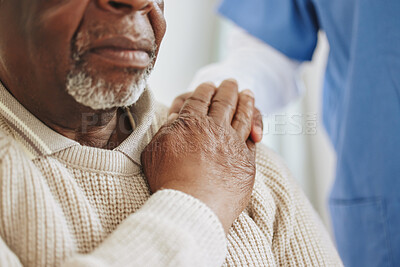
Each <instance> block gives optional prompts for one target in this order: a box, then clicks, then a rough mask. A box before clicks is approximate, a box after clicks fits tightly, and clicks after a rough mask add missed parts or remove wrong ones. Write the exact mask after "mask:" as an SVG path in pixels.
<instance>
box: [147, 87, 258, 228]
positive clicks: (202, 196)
mask: <svg viewBox="0 0 400 267" xmlns="http://www.w3.org/2000/svg"><path fill="white" fill-rule="evenodd" d="M253 116H254V96H253V95H252V93H251V92H250V91H249V90H246V91H244V92H242V93H240V94H239V93H238V87H237V84H236V82H234V81H231V80H230V81H225V82H223V83H222V84H221V86H220V87H219V88H218V89H216V88H215V86H213V85H211V84H207V83H206V84H202V85H200V86H199V87H198V88H197V89H196V90H195V92H194V93H193V94H192V95H191V96H190V97H189V98H188V99H187V100H186V101H185V103H184V105H183V107H182V109H181V111H180V113H179V115H178V116H177V118H176V119H174V120H172V121H170V122H169V123H167V124H166V125H164V126H163V127H161V129H160V130H159V132H158V133H157V134H156V135H155V136H154V138H153V140H152V141H151V142H150V144H149V145H148V146H147V147H146V148H145V150H144V151H143V153H142V158H141V159H142V165H143V169H144V173H145V175H146V177H147V179H148V182H149V185H150V188H151V190H152V192H153V193H154V192H156V191H158V190H161V189H174V190H179V191H182V192H184V193H187V194H189V195H192V196H193V197H195V198H197V199H199V200H201V201H202V202H204V203H205V204H206V205H208V206H209V207H210V208H211V209H212V210H213V211H214V212H215V213H216V214H217V216H218V217H219V219H220V221H221V223H222V225H223V227H224V229H225V232H228V231H229V228H230V227H231V225H232V223H233V222H234V220H235V219H236V218H237V217H238V216H239V215H240V213H241V212H242V211H243V210H244V209H245V208H246V206H247V205H248V203H249V201H250V197H251V193H252V189H253V185H254V177H255V144H254V142H253V141H252V140H251V139H250V138H249V136H250V133H251V130H252V125H253V122H252V118H253Z"/></svg>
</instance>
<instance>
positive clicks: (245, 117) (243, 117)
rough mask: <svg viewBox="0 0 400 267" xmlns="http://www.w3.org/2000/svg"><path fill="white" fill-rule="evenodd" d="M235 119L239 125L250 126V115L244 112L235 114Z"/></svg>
mask: <svg viewBox="0 0 400 267" xmlns="http://www.w3.org/2000/svg"><path fill="white" fill-rule="evenodd" d="M235 119H236V121H238V122H239V123H240V124H251V115H249V114H247V113H245V112H240V113H238V114H236V117H235Z"/></svg>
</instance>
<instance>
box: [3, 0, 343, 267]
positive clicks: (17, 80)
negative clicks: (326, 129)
mask: <svg viewBox="0 0 400 267" xmlns="http://www.w3.org/2000/svg"><path fill="white" fill-rule="evenodd" d="M0 3H1V4H0V36H1V37H0V79H1V82H2V85H1V86H0V100H1V101H0V112H1V116H0V156H1V160H0V171H1V172H0V211H1V213H0V218H1V220H0V235H1V238H0V265H1V266H221V265H226V266H239V265H242V266H266V265H271V266H272V265H285V266H299V265H307V266H311V265H314V266H336V265H341V262H340V259H339V258H338V256H337V254H336V252H335V249H334V248H333V246H332V244H331V242H330V240H329V237H327V235H326V232H325V230H324V229H323V227H321V225H320V223H319V221H318V218H317V217H316V216H315V213H314V211H313V210H312V208H311V207H310V205H309V203H308V202H307V200H306V199H305V197H304V195H303V194H302V192H301V191H300V190H299V188H298V187H297V186H296V185H295V184H294V183H293V181H292V180H291V178H290V177H289V176H290V175H289V174H288V172H287V170H286V169H285V167H284V166H283V165H282V164H281V163H280V161H279V159H278V158H277V157H276V156H275V155H274V154H273V153H272V152H271V151H269V150H267V149H265V148H263V147H259V148H258V149H257V158H256V157H255V144H254V142H253V141H256V140H257V139H259V136H257V134H256V133H254V131H253V133H252V127H253V126H252V117H253V116H254V99H253V97H252V95H251V93H250V92H249V91H245V92H242V93H240V94H239V93H238V92H237V85H236V84H235V82H233V81H225V82H224V83H222V84H221V86H220V87H219V88H218V89H217V88H215V87H214V86H213V85H211V84H203V85H201V86H200V87H199V88H197V90H196V91H195V93H194V94H193V96H191V97H190V98H189V99H188V100H187V101H186V102H185V103H184V104H183V107H182V109H181V110H180V112H179V114H178V115H175V116H172V117H171V118H170V120H169V121H168V122H167V124H166V125H164V126H161V125H162V124H164V123H166V119H165V118H166V114H167V111H166V110H165V108H163V107H161V106H160V105H158V104H156V103H155V102H154V100H153V97H152V94H151V92H150V91H148V90H146V89H145V88H146V78H147V76H148V75H149V73H150V71H151V69H152V66H153V63H154V61H155V58H156V55H157V48H158V47H159V45H160V43H161V40H162V38H163V35H164V33H165V21H164V17H163V12H162V9H163V2H162V0H157V1H149V0H114V1H109V0H61V1H60V0H3V1H1V2H0ZM156 133H157V134H156ZM146 146H147V148H146ZM256 170H257V173H256Z"/></svg>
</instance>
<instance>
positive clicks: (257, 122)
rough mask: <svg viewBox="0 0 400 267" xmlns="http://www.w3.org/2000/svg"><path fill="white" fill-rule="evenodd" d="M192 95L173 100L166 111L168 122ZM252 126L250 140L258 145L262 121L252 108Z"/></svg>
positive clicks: (185, 94)
mask: <svg viewBox="0 0 400 267" xmlns="http://www.w3.org/2000/svg"><path fill="white" fill-rule="evenodd" d="M191 95H193V92H188V93H184V94H182V95H180V96H178V97H176V98H175V99H174V101H173V102H172V105H171V108H170V109H169V111H168V116H169V117H168V120H169V121H171V120H174V119H176V118H177V117H178V114H179V112H180V111H181V109H182V107H183V104H184V103H185V101H186V100H187V99H188V98H189V97H190V96H191ZM253 114H254V115H253V126H252V129H251V133H250V138H251V140H253V142H255V143H259V142H261V140H262V137H263V121H262V116H261V112H260V110H258V109H257V108H254V113H253Z"/></svg>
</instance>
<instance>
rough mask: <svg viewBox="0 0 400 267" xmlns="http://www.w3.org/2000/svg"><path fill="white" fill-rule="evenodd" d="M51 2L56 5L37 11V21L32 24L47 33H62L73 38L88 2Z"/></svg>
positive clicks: (66, 0)
mask: <svg viewBox="0 0 400 267" xmlns="http://www.w3.org/2000/svg"><path fill="white" fill-rule="evenodd" d="M52 1H53V2H57V4H51V5H47V8H43V10H41V11H39V12H40V13H39V16H38V19H37V20H36V21H35V22H33V23H35V24H37V26H38V27H39V28H43V29H45V30H47V31H49V32H62V33H63V34H66V35H69V36H73V34H74V32H75V31H76V30H77V28H78V27H79V24H80V22H81V21H82V19H83V17H84V14H85V11H86V8H87V6H88V4H89V3H90V0H64V1H55V0H52Z"/></svg>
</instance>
